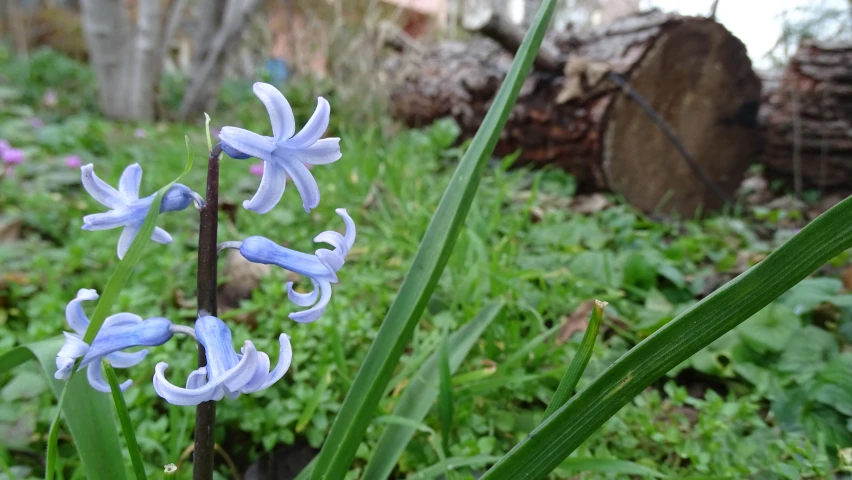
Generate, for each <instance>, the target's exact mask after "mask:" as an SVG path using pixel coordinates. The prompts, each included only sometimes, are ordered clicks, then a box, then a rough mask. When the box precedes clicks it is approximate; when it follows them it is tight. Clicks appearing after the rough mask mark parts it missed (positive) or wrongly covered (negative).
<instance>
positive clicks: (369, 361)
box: [311, 0, 556, 480]
mask: <svg viewBox="0 0 852 480" xmlns="http://www.w3.org/2000/svg"><path fill="white" fill-rule="evenodd" d="M555 6H556V0H545V2H544V3H543V4H542V6H541V8H540V9H539V11H538V14H537V16H536V18H535V20H534V21H533V25H532V27H530V29H529V31H527V33H526V35H525V36H524V40H523V42H522V43H521V46H520V48H518V53H517V55H515V59H514V60H513V61H512V66H511V68H510V69H509V72H508V73H507V74H506V78H505V80H503V84H502V85H501V86H500V90H499V91H498V92H497V95H496V96H495V97H494V101H493V102H492V103H491V106H490V107H489V109H488V113H487V114H486V115H485V118H484V119H483V121H482V125H481V126H480V128H479V130H478V131H477V132H476V135H475V136H474V137H473V140H472V141H471V143H470V147H469V148H468V150H467V151H466V152H465V154H464V156H463V157H462V159H461V162H459V166H458V168H457V169H456V171H455V173H454V174H453V177H452V178H451V179H450V184H449V185H448V187H447V190H446V191H445V192H444V196H443V197H442V198H441V202H440V203H439V204H438V208H437V210H436V211H435V214H434V216H433V217H432V221H431V222H430V223H429V227H428V228H427V229H426V234H425V235H424V236H423V240H422V241H421V242H420V247H419V248H418V250H417V254H416V255H415V257H414V261H413V262H412V265H411V269H410V270H409V271H408V274H407V275H406V276H405V279H404V280H403V283H402V287H400V290H399V293H398V294H397V296H396V299H395V300H394V302H393V304H392V305H391V307H390V309H389V310H388V313H387V315H386V316H385V320H384V321H383V322H382V326H381V328H380V329H379V333H378V335H377V336H376V339H375V340H374V341H373V344H372V345H371V346H370V350H369V351H368V352H367V356H366V357H365V358H364V363H363V364H362V365H361V368H360V369H359V371H358V374H357V375H356V377H355V380H354V381H353V382H352V388H350V389H349V392H348V393H347V394H346V398H345V400H344V401H343V405H342V406H341V408H340V411H339V412H338V414H337V417H336V418H335V420H334V423H333V424H332V426H331V431H330V432H329V434H328V438H327V439H326V441H325V444H324V445H323V447H322V450H321V451H320V453H319V456H318V457H319V458H318V460H317V466H316V468H314V471H313V474H312V476H311V478H313V479H314V480H320V479H331V480H337V479H340V478H343V477H344V476H345V475H346V472H347V471H348V470H349V466H350V465H351V464H352V459H353V458H354V457H355V452H356V451H357V449H358V445H360V444H361V440H362V438H363V437H364V433H365V432H366V430H367V427H368V426H369V425H370V419H371V418H372V417H373V416H374V415H375V413H376V405H378V404H379V401H380V400H381V396H382V393H383V392H384V389H385V387H386V386H387V384H388V381H389V380H390V378H391V375H392V374H393V369H394V368H395V367H396V365H397V364H398V363H399V358H400V356H401V355H402V351H403V349H404V347H405V344H406V343H407V342H408V341H409V339H410V338H411V334H412V332H413V330H414V327H415V325H416V324H417V322H418V321H419V319H420V316H421V315H422V314H423V310H424V308H425V307H426V302H427V301H428V300H429V297H430V296H431V295H432V292H433V291H434V289H435V286H436V284H437V283H438V279H439V278H440V276H441V273H442V272H443V270H444V267H445V266H446V264H447V260H448V259H449V257H450V254H451V253H452V250H453V246H454V244H455V242H456V239H457V238H458V235H459V232H460V231H461V228H462V225H463V224H464V219H465V217H466V216H467V213H468V211H469V210H470V205H471V202H472V201H473V197H474V195H475V194H476V190H477V187H478V186H479V180H480V177H481V175H482V170H483V169H484V168H485V165H486V164H487V163H488V159H489V158H490V157H491V154H492V153H493V152H494V147H495V145H496V144H497V140H498V138H499V137H500V133H501V131H502V130H503V127H504V126H505V125H506V120H507V118H508V116H509V113H510V111H511V110H512V107H513V106H514V104H515V100H517V98H518V93H519V92H520V89H521V85H522V84H523V82H524V79H525V78H526V76H527V74H528V73H529V71H530V67H531V66H532V62H533V60H534V59H535V57H536V54H537V53H538V49H539V47H540V46H541V42H542V39H543V38H544V33H545V31H546V30H547V26H548V24H549V23H550V18H551V17H552V15H553V9H554V7H555Z"/></svg>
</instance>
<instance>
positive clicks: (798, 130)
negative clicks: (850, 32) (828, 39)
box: [760, 42, 852, 191]
mask: <svg viewBox="0 0 852 480" xmlns="http://www.w3.org/2000/svg"><path fill="white" fill-rule="evenodd" d="M764 84H765V85H766V87H767V88H766V90H767V91H766V92H765V96H764V98H765V100H764V102H763V103H762V104H761V109H760V120H761V124H762V125H763V126H764V129H765V130H764V135H765V147H764V151H763V161H764V163H765V164H766V167H767V170H768V172H769V173H770V174H771V175H772V176H776V177H779V178H781V179H784V180H787V181H791V183H792V184H793V185H794V186H795V187H796V190H797V191H800V190H801V188H802V186H810V187H819V188H827V189H833V188H847V189H848V188H849V186H850V185H852V42H844V43H833V44H828V43H815V42H805V43H803V44H802V45H801V46H800V47H799V49H798V51H797V52H796V54H795V55H794V56H793V58H792V59H790V62H789V64H788V65H787V68H786V69H785V70H784V73H783V75H782V76H781V78H780V80H779V81H775V82H764Z"/></svg>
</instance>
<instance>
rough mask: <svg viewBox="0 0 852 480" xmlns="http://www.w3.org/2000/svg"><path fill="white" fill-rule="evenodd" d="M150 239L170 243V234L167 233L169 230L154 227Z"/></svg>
mask: <svg viewBox="0 0 852 480" xmlns="http://www.w3.org/2000/svg"><path fill="white" fill-rule="evenodd" d="M151 240H153V241H155V242H157V243H162V244H165V245H168V244H170V243H172V236H171V235H169V232H167V231H165V230H163V229H162V228H160V227H154V233H152V234H151Z"/></svg>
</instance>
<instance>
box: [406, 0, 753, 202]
mask: <svg viewBox="0 0 852 480" xmlns="http://www.w3.org/2000/svg"><path fill="white" fill-rule="evenodd" d="M465 23H466V27H468V28H469V29H471V30H475V31H478V32H479V33H480V34H482V35H481V36H477V37H475V38H473V39H472V40H470V41H467V42H444V43H441V44H438V45H435V46H433V47H431V48H427V49H424V50H423V51H422V52H420V53H419V54H418V60H417V64H416V68H413V69H409V70H407V71H406V73H405V75H404V76H403V78H401V79H400V81H399V82H398V83H397V84H396V86H395V87H394V88H393V89H392V91H391V99H392V102H391V105H392V113H393V115H394V116H395V117H396V118H398V119H401V120H402V121H404V122H405V123H407V124H408V125H412V126H419V125H425V124H428V123H431V122H433V121H435V120H437V119H438V118H441V117H446V116H451V117H453V118H454V119H455V120H456V122H457V123H458V124H459V125H460V127H461V129H462V132H463V137H465V138H467V137H470V136H472V135H473V134H474V133H475V132H476V130H477V128H478V127H479V125H480V124H481V122H482V119H483V117H484V115H485V112H486V111H487V109H488V106H489V105H490V103H491V101H492V99H493V97H494V95H495V93H496V92H497V89H498V88H499V86H500V83H501V82H502V80H503V78H504V77H505V74H506V72H507V70H508V68H509V65H510V63H511V60H512V53H513V52H514V51H515V50H516V49H517V46H518V44H519V43H520V39H521V38H522V36H523V32H522V31H520V29H519V28H518V27H516V26H514V25H512V24H511V23H509V22H506V21H505V20H503V19H501V18H500V16H499V15H497V14H495V13H494V12H486V13H483V14H481V15H478V16H475V17H469V18H467V19H465ZM628 92H630V93H628ZM759 101H760V80H759V79H758V77H757V76H756V75H755V73H754V71H753V70H752V67H751V62H750V60H749V58H748V56H747V55H746V51H745V47H744V46H743V44H742V42H740V41H739V40H738V39H737V38H736V37H734V36H733V35H732V34H731V33H730V32H728V30H726V29H725V28H724V27H723V26H722V25H720V24H718V23H717V22H715V21H714V20H712V19H709V18H698V17H683V16H678V15H668V14H664V13H661V12H659V11H651V12H646V13H642V14H637V15H631V16H628V17H624V18H622V19H619V20H617V21H615V22H614V23H612V24H610V25H607V26H605V27H603V28H598V29H595V30H593V31H591V32H587V33H582V34H580V33H573V32H570V31H569V32H567V33H560V34H555V35H553V36H551V37H549V38H548V39H547V40H546V41H545V45H544V46H543V47H542V52H541V53H540V54H539V56H538V58H537V59H536V62H535V67H534V70H533V72H532V74H531V75H530V77H529V78H528V80H527V81H526V83H525V84H524V86H523V88H522V90H521V94H520V97H519V99H518V102H517V104H516V106H515V108H514V110H513V111H512V113H511V116H510V118H509V122H508V124H507V126H506V128H505V130H504V132H503V133H502V136H501V138H500V141H499V144H498V146H497V150H496V153H497V154H498V155H506V154H509V153H512V152H514V151H516V150H518V149H520V150H521V154H520V157H519V163H520V164H533V165H536V166H542V165H554V166H557V167H560V168H563V169H565V170H567V171H569V172H571V173H572V174H573V175H575V176H576V177H577V179H578V181H579V184H580V186H581V188H583V189H585V190H611V191H614V192H617V193H620V194H622V195H623V196H624V197H625V199H626V200H628V201H629V202H630V203H632V204H633V205H635V206H637V207H639V208H641V209H643V210H645V211H652V210H658V211H659V210H662V211H676V212H680V213H683V214H687V215H691V214H693V213H694V212H695V211H696V209H698V208H701V207H703V208H713V207H717V206H719V205H721V204H722V203H723V198H724V197H726V196H728V195H730V194H731V193H733V192H734V191H735V190H736V188H737V187H738V185H739V183H740V181H741V180H742V177H743V174H744V172H745V170H746V168H747V167H748V165H749V163H750V162H751V161H752V160H753V159H754V155H755V153H757V151H758V150H759V146H760V144H759V135H758V133H759V132H758V126H757V121H756V120H757V110H758V106H759ZM661 125H662V127H661ZM684 152H686V153H687V155H684Z"/></svg>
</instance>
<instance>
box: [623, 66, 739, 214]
mask: <svg viewBox="0 0 852 480" xmlns="http://www.w3.org/2000/svg"><path fill="white" fill-rule="evenodd" d="M607 78H608V79H609V80H610V81H611V82H613V83H615V84H616V85H618V86H619V87H620V88H621V89H622V90H624V93H626V94H627V96H629V97H630V98H631V99H632V100H633V101H634V102H636V104H637V105H639V107H640V108H641V109H642V110H644V111H645V113H646V114H647V115H648V117H649V118H650V119H651V120H652V121H653V122H654V123H655V124H656V125H657V127H659V128H660V130H662V132H663V134H664V135H665V136H666V138H668V139H669V141H670V142H671V143H672V145H674V147H675V149H677V151H678V152H679V153H680V155H681V157H683V160H684V161H685V162H686V165H687V166H688V167H689V169H690V170H692V173H694V174H695V176H696V177H698V180H700V181H701V183H703V184H704V186H705V187H707V188H708V189H710V191H711V192H713V194H714V195H716V196H717V197H719V198H721V199H722V200H723V201H724V202H726V203H727V202H729V201H730V197H729V196H728V195H727V194H726V193H725V192H723V191H722V189H720V188H719V186H718V185H716V183H715V182H713V180H711V179H710V177H708V176H707V175H706V174H705V173H704V170H703V169H702V168H701V166H700V165H698V163H696V161H695V158H694V157H693V156H692V155H691V154H690V153H689V151H688V150H687V149H686V146H685V145H684V144H683V142H682V141H681V140H680V138H678V136H677V135H676V134H675V133H674V131H672V128H671V127H670V126H669V124H668V123H666V121H665V120H663V118H662V117H660V114H658V113H657V112H656V110H654V107H652V106H651V105H650V104H649V103H648V102H647V100H645V98H644V97H643V96H642V95H640V94H639V92H637V91H636V90H634V89H633V87H631V86H630V84H629V83H627V80H626V79H625V78H624V77H622V76H621V75H619V74H617V73H614V72H608V73H607Z"/></svg>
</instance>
